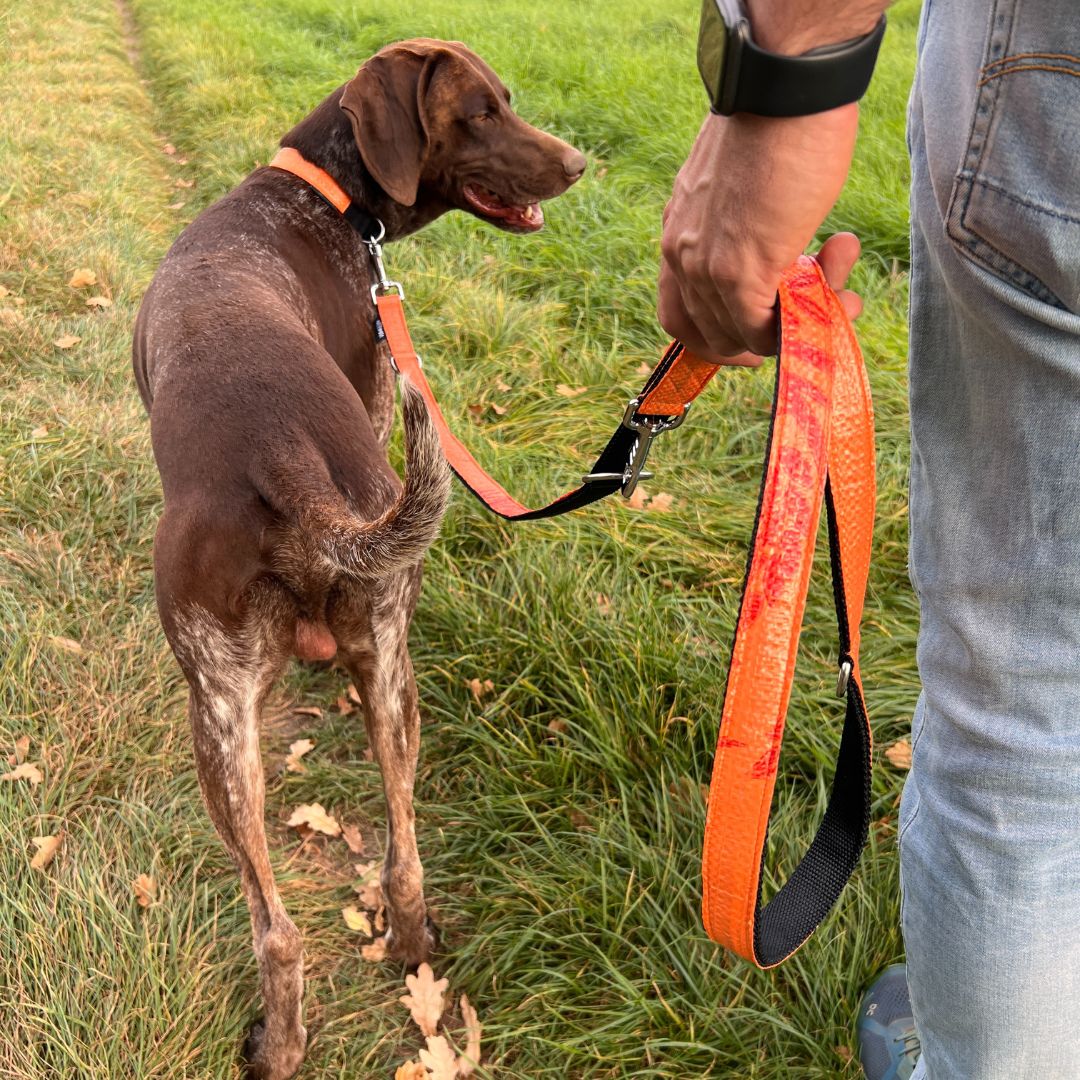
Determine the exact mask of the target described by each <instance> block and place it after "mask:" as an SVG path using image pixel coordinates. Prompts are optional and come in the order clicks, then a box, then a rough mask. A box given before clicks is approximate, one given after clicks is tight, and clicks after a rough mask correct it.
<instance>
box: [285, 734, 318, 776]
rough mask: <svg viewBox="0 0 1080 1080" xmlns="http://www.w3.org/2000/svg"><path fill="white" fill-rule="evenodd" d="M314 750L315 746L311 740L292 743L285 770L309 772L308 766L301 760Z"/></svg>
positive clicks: (299, 740)
mask: <svg viewBox="0 0 1080 1080" xmlns="http://www.w3.org/2000/svg"><path fill="white" fill-rule="evenodd" d="M314 748H315V744H314V743H313V742H312V741H311V740H310V739H297V740H296V742H294V743H290V744H289V756H288V757H287V758H286V759H285V768H286V769H287V770H288V771H289V772H296V773H302V772H307V766H306V765H304V764H303V763H302V762H301V761H300V759H301V758H302V757H303V756H304V755H305V754H306V753H307V752H308V751H309V750H313V749H314Z"/></svg>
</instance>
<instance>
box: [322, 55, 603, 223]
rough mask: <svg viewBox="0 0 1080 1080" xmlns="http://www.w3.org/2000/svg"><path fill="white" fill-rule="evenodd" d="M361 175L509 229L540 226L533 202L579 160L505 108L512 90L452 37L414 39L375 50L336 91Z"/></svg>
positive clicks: (549, 194)
mask: <svg viewBox="0 0 1080 1080" xmlns="http://www.w3.org/2000/svg"><path fill="white" fill-rule="evenodd" d="M341 108H342V109H344V110H345V112H346V113H347V114H348V116H349V119H350V120H351V121H352V128H353V134H354V135H355V136H356V143H357V146H358V147H359V149H360V156H361V157H362V158H363V161H364V165H365V166H366V167H367V170H368V172H370V173H371V175H372V176H373V177H374V178H375V181H376V182H377V183H378V184H379V186H380V187H381V188H382V189H383V190H384V191H385V192H386V193H387V194H388V195H389V196H390V198H392V199H393V200H394V201H395V202H398V203H401V204H402V205H404V206H412V205H413V204H414V203H416V201H417V198H418V196H420V195H421V194H422V193H424V192H426V193H428V194H429V195H431V196H434V197H435V198H437V199H439V200H440V201H442V202H445V203H446V204H448V205H449V206H452V207H456V208H457V209H460V210H467V211H469V212H470V213H472V214H475V215H476V216H477V217H479V218H481V219H482V220H484V221H489V222H491V223H492V224H493V225H498V226H499V228H502V229H507V230H509V231H510V232H534V231H535V230H537V229H539V228H541V227H542V226H543V224H544V214H543V211H542V210H541V209H540V203H541V202H542V201H543V200H544V199H551V198H554V197H555V196H556V195H561V194H562V193H563V192H564V191H565V190H566V189H567V188H568V187H569V186H570V185H571V184H572V183H574V181H575V180H577V179H578V178H579V177H580V176H581V174H582V173H583V172H584V171H585V158H584V156H583V155H582V154H580V153H579V152H578V151H577V150H575V149H574V148H573V147H572V146H570V145H569V144H568V143H565V142H563V141H562V140H561V139H557V138H555V136H554V135H548V134H547V133H546V132H543V131H539V130H538V129H537V128H534V127H533V126H532V125H530V124H527V123H526V122H525V121H524V120H522V119H521V117H520V116H518V115H517V114H516V113H515V112H514V111H513V110H512V109H511V108H510V92H509V91H508V90H507V89H506V87H505V86H504V85H503V84H502V82H501V80H500V79H499V77H498V76H497V75H496V74H495V72H494V71H492V70H491V68H490V67H488V66H487V64H485V63H484V61H483V60H481V59H480V57H478V56H477V55H476V54H475V53H473V52H471V51H470V50H469V49H467V48H465V46H464V45H462V44H461V43H460V42H456V41H435V40H432V39H429V38H417V39H415V40H413V41H401V42H397V43H396V44H393V45H388V46H386V48H384V49H381V50H380V51H379V52H377V53H376V54H375V55H374V56H373V57H372V58H371V59H370V60H368V61H367V63H366V64H364V66H363V67H361V68H360V70H359V71H358V72H357V73H356V77H355V78H354V79H353V80H352V81H351V82H349V83H348V84H347V85H346V87H345V90H344V92H343V93H342V95H341Z"/></svg>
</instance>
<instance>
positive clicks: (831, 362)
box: [702, 256, 875, 967]
mask: <svg viewBox="0 0 1080 1080" xmlns="http://www.w3.org/2000/svg"><path fill="white" fill-rule="evenodd" d="M780 322H781V348H780V357H779V359H778V362H777V388H776V401H775V404H774V407H773V424H772V431H771V432H770V436H769V447H768V452H767V457H766V465H765V476H764V480H763V483H762V489H761V500H760V504H759V508H758V514H757V521H756V523H755V527H754V536H753V540H752V542H751V551H750V558H749V565H748V568H747V575H746V583H745V586H744V588H743V596H742V603H741V605H740V608H739V618H738V623H737V625H736V630H735V644H734V648H733V649H732V654H731V667H730V670H729V672H728V683H727V691H726V693H725V696H724V708H723V714H722V717H721V721H720V735H719V738H718V740H717V744H716V757H715V758H714V761H713V773H712V783H711V785H710V788H709V808H708V814H707V816H706V820H705V843H704V850H703V853H702V876H703V882H704V893H703V898H702V918H703V921H704V923H705V929H706V930H707V931H708V933H709V936H710V937H711V938H713V939H714V940H715V941H718V942H720V943H721V944H723V945H725V946H727V947H728V948H729V949H731V950H732V951H733V952H736V953H738V954H739V955H740V956H742V957H744V958H745V959H747V960H749V961H751V962H752V963H754V964H757V965H758V966H759V967H773V966H774V965H776V964H779V963H780V962H781V961H782V960H785V959H786V958H787V957H788V956H790V955H791V954H792V953H793V952H794V951H795V950H796V949H798V948H799V946H800V945H802V943H803V942H804V941H805V940H806V939H807V938H808V937H809V936H810V934H811V933H813V931H814V930H815V929H816V927H817V926H818V924H819V923H820V922H821V920H822V919H823V918H824V917H825V915H826V914H827V913H828V911H829V909H830V908H831V907H832V906H833V904H834V903H835V902H836V899H837V898H838V897H839V895H840V892H841V890H842V889H843V887H844V885H845V883H846V882H847V879H848V877H849V876H850V875H851V872H852V871H853V870H854V868H855V864H856V863H857V862H858V858H859V853H860V852H861V850H862V847H863V844H864V843H865V841H866V834H867V830H868V827H869V818H870V750H871V736H870V725H869V722H868V720H867V715H866V706H865V704H864V702H863V695H862V685H861V681H860V672H859V621H860V619H861V616H862V607H863V597H864V594H865V591H866V579H867V574H868V571H869V566H870V543H871V537H872V533H873V527H874V497H875V482H874V418H873V409H872V405H871V401H870V390H869V386H868V384H867V380H866V369H865V368H864V366H863V362H862V355H861V354H860V352H859V346H858V342H857V341H856V338H855V333H854V331H853V330H852V328H851V324H850V322H849V321H848V319H847V316H846V314H845V313H844V310H843V308H842V307H841V305H840V301H839V300H838V299H837V297H836V294H835V293H834V292H833V291H832V289H830V288H829V286H828V284H827V283H826V281H825V277H824V274H822V272H821V268H820V267H819V266H818V264H817V263H816V262H815V261H814V260H813V259H809V258H806V257H805V256H804V257H802V258H800V259H799V260H798V261H797V262H796V263H795V264H794V265H793V266H792V267H791V268H790V269H789V270H788V271H787V272H786V273H785V274H784V278H783V281H782V282H781V285H780ZM823 498H824V499H825V501H826V505H827V511H828V524H829V546H830V551H831V555H832V572H833V593H834V598H835V602H836V614H837V623H838V627H839V667H840V677H839V680H838V683H837V695H838V696H841V697H843V698H845V699H846V702H847V710H846V714H845V720H844V730H843V734H842V736H841V743H840V752H839V756H838V758H837V765H836V773H835V776H834V780H833V788H832V794H831V796H830V799H829V804H828V808H827V809H826V812H825V815H824V818H823V819H822V822H821V825H820V827H819V828H818V831H817V834H816V836H815V837H814V839H813V841H812V843H811V844H810V847H809V848H808V850H807V852H806V854H805V855H804V856H803V858H802V860H801V861H800V862H799V864H798V865H797V866H796V867H795V869H794V871H793V872H792V873H791V875H790V877H789V878H788V880H787V882H786V884H785V885H784V886H783V887H782V888H781V889H779V891H778V892H777V893H776V894H775V896H773V898H772V900H771V901H770V902H769V903H768V904H767V905H765V906H762V902H761V893H762V873H763V869H764V854H765V842H766V836H767V832H768V824H769V810H770V807H771V803H772V795H773V788H774V786H775V784H776V769H777V763H778V758H779V755H780V744H781V742H782V740H783V737H784V721H785V719H786V715H787V707H788V699H789V697H790V694H791V683H792V678H793V676H794V672H795V655H796V652H797V650H798V644H799V631H800V628H801V626H802V616H803V609H804V607H805V604H806V590H807V586H808V583H809V577H810V568H811V564H812V562H813V557H814V541H815V537H816V535H817V527H818V521H819V518H820V513H821V503H822V499H823Z"/></svg>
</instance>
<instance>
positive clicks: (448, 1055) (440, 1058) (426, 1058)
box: [420, 1035, 458, 1080]
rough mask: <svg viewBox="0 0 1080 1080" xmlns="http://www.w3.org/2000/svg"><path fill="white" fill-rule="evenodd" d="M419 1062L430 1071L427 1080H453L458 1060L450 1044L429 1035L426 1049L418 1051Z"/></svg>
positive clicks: (440, 1038)
mask: <svg viewBox="0 0 1080 1080" xmlns="http://www.w3.org/2000/svg"><path fill="white" fill-rule="evenodd" d="M420 1060H421V1061H422V1062H423V1063H424V1064H425V1065H426V1066H427V1067H428V1069H430V1070H431V1076H430V1078H429V1080H455V1077H456V1076H457V1074H458V1060H457V1057H456V1056H455V1054H454V1051H453V1050H451V1049H450V1044H449V1043H448V1042H447V1041H446V1039H444V1038H443V1037H442V1036H441V1035H429V1036H428V1039H427V1049H426V1050H421V1051H420Z"/></svg>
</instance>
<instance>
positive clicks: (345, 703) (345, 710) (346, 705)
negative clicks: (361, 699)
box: [334, 694, 356, 716]
mask: <svg viewBox="0 0 1080 1080" xmlns="http://www.w3.org/2000/svg"><path fill="white" fill-rule="evenodd" d="M334 704H335V705H336V706H337V711H338V712H339V713H340V714H341V715H342V716H352V714H353V713H354V712H355V711H356V706H355V705H353V703H352V702H351V701H350V700H349V699H348V698H347V697H346V696H345V695H344V694H342V695H341V697H339V698H338V699H337V701H335V702H334Z"/></svg>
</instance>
